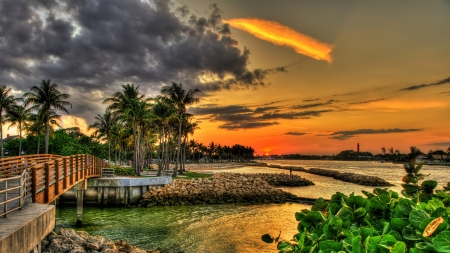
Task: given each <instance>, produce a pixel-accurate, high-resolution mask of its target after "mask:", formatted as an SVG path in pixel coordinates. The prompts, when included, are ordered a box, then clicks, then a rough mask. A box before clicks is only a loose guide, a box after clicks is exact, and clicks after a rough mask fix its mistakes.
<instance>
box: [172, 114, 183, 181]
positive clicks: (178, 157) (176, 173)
mask: <svg viewBox="0 0 450 253" xmlns="http://www.w3.org/2000/svg"><path fill="white" fill-rule="evenodd" d="M182 116H183V114H182V113H181V112H180V113H179V116H178V150H177V158H176V161H175V171H174V172H173V176H174V177H176V176H178V162H179V161H180V153H181V125H182V124H183V121H182Z"/></svg>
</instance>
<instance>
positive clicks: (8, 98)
mask: <svg viewBox="0 0 450 253" xmlns="http://www.w3.org/2000/svg"><path fill="white" fill-rule="evenodd" d="M10 93H11V88H6V86H5V85H2V86H0V124H1V126H0V149H1V151H0V152H1V157H2V158H3V123H5V119H4V118H3V116H4V115H3V112H7V111H8V110H9V109H11V108H12V107H13V106H14V105H16V102H17V101H18V100H20V98H15V97H14V96H13V95H10Z"/></svg>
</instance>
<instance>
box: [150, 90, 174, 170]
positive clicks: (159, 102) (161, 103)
mask: <svg viewBox="0 0 450 253" xmlns="http://www.w3.org/2000/svg"><path fill="white" fill-rule="evenodd" d="M153 101H154V103H153V105H152V114H153V115H154V119H153V124H154V125H155V127H156V128H157V129H158V130H159V131H158V132H159V154H160V157H159V161H158V175H160V174H161V171H162V169H163V168H164V167H165V165H166V164H165V161H166V159H165V155H164V154H165V150H166V148H167V138H166V136H167V130H168V129H169V122H170V120H172V119H173V118H174V117H176V114H175V112H176V109H175V107H174V106H173V104H172V103H171V101H170V100H168V99H166V98H164V97H159V98H156V99H154V100H153Z"/></svg>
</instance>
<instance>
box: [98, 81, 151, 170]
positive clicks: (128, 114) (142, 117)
mask: <svg viewBox="0 0 450 253" xmlns="http://www.w3.org/2000/svg"><path fill="white" fill-rule="evenodd" d="M122 88H123V90H122V92H116V93H114V94H113V96H112V97H111V98H108V99H106V100H105V101H103V103H107V104H109V106H108V109H109V110H111V112H112V114H113V116H115V117H117V119H118V120H120V121H122V122H124V124H127V125H128V126H129V127H130V128H131V129H132V132H133V139H134V151H133V167H134V169H135V172H136V174H137V175H140V171H141V167H142V165H143V164H142V163H141V161H140V158H141V154H140V152H139V150H140V141H141V139H142V136H143V135H142V129H143V128H144V125H145V124H146V121H149V120H150V118H151V115H150V113H149V111H150V105H149V103H148V102H147V101H146V100H144V95H139V90H138V89H139V86H137V87H134V84H131V85H130V84H125V85H122Z"/></svg>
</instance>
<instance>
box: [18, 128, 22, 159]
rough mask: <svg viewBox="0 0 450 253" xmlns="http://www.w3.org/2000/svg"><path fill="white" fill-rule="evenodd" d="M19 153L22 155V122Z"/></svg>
mask: <svg viewBox="0 0 450 253" xmlns="http://www.w3.org/2000/svg"><path fill="white" fill-rule="evenodd" d="M19 139H20V140H19V155H22V124H21V123H19Z"/></svg>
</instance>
